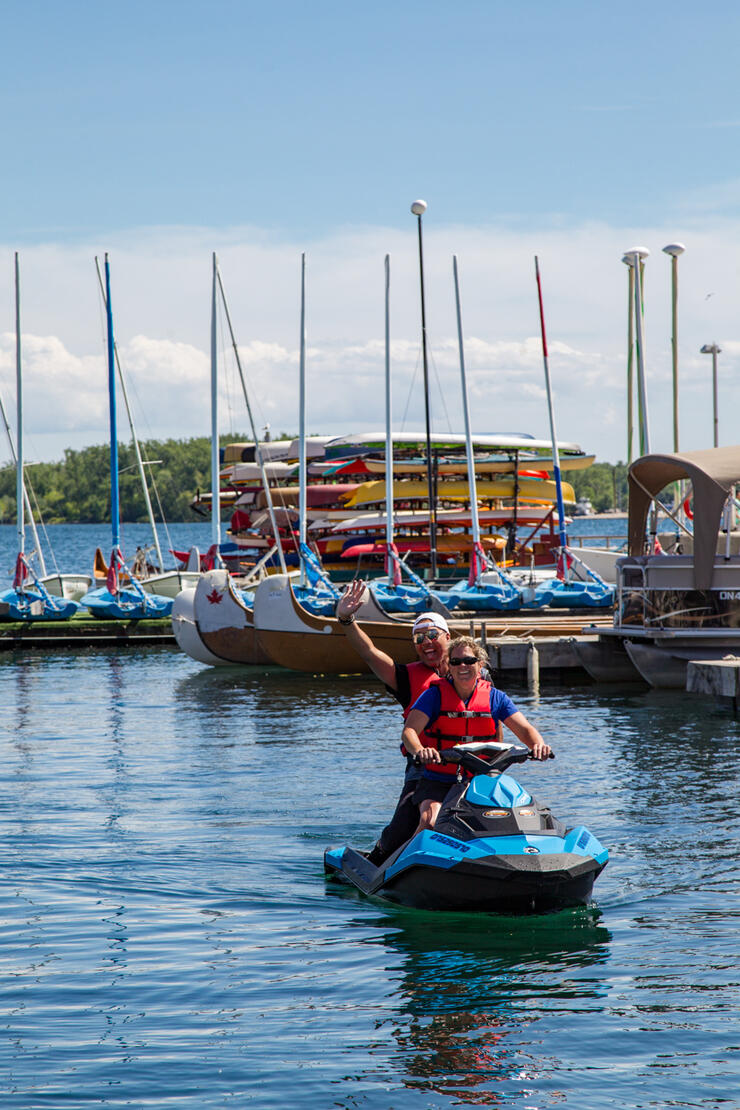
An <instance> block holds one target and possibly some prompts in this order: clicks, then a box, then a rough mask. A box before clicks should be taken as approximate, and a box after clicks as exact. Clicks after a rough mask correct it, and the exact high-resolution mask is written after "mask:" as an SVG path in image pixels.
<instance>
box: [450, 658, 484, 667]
mask: <svg viewBox="0 0 740 1110" xmlns="http://www.w3.org/2000/svg"><path fill="white" fill-rule="evenodd" d="M449 662H450V666H451V667H472V666H474V665H475V664H476V663H479V662H480V660H479V659H476V657H475V656H474V655H461V656H460V657H459V658H458V659H450V661H449Z"/></svg>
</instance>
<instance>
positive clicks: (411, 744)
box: [401, 636, 550, 832]
mask: <svg viewBox="0 0 740 1110" xmlns="http://www.w3.org/2000/svg"><path fill="white" fill-rule="evenodd" d="M487 661H488V660H487V656H486V653H485V651H484V650H483V648H482V647H480V645H479V644H477V643H476V641H475V640H474V639H472V637H470V636H461V637H460V638H459V639H457V640H453V641H451V643H450V645H449V648H448V667H449V672H448V676H447V677H444V678H438V679H435V680H433V681H431V682H430V683H429V685H428V688H427V689H426V690H425V691H424V692H423V693H422V694H421V696H420V697H419V698H417V700H416V701H415V702H414V704H413V706H412V707H411V709H410V711H409V712H408V714H407V716H406V725H405V727H404V730H403V734H402V737H401V739H402V742H403V745H404V747H405V748H406V751H407V752H408V754H409V756H411V757H412V758H415V757H417V756H418V759H419V762H420V763H421V764H422V765H423V768H424V769H423V771H422V775H421V778H420V780H419V783H418V785H417V787H416V789H415V791H414V796H413V799H412V801H413V803H414V804H415V805H418V806H419V825H418V827H417V829H416V831H417V832H421V830H422V829H430V828H432V827H433V826H434V823H435V821H436V820H437V814H438V813H439V811H440V808H441V806H442V802H443V801H444V798H445V796H446V794H447V792H448V790H449V789H450V787H451V786H452V785H453V783H454V782H455V781H456V779H457V770H458V769H457V765H456V764H453V763H445V761H444V757H443V755H442V754H441V753H442V752H443V751H444V749H445V748H452V747H454V746H455V744H460V743H463V742H464V741H465V740H473V739H484V738H489V739H493V738H494V737H495V736H496V730H497V728H498V722H500V721H502V722H503V723H504V724H505V725H506V727H507V728H509V729H510V730H511V731H512V732H513V733H514V735H515V736H516V738H517V739H518V740H521V741H522V743H523V744H526V746H527V747H528V748H529V749H530V750H531V752H532V755H533V757H534V758H535V759H547V757H548V756H549V754H550V747H549V745H548V744H546V743H545V741H544V740H543V739H542V737H541V736H540V734H539V732H538V731H537V729H536V728H535V727H534V725H532V724H530V723H529V721H528V720H527V718H526V717H525V716H524V714H523V713H522V712H521V711H520V710H518V709H517V707H516V706H515V705H514V703H513V701H512V700H511V698H510V697H508V696H507V695H506V694H504V693H503V691H501V690H497V689H496V687H495V686H493V684H492V683H490V682H487V681H485V680H484V679H483V678H481V667H482V666H483V664H484V663H486V662H487Z"/></svg>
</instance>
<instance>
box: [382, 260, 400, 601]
mask: <svg viewBox="0 0 740 1110" xmlns="http://www.w3.org/2000/svg"><path fill="white" fill-rule="evenodd" d="M390 290H391V256H390V255H389V254H387V255H386V256H385V545H386V556H385V564H386V565H385V569H386V574H387V575H388V582H389V583H390V582H392V581H395V579H396V569H397V568H396V561H395V559H394V558H393V554H392V552H393V542H394V537H393V531H394V523H393V480H394V477H395V475H394V473H393V435H392V434H391V332H390Z"/></svg>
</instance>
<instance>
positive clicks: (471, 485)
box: [452, 255, 483, 586]
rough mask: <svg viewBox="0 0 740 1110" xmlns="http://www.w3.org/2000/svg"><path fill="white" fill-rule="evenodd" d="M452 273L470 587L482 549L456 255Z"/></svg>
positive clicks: (478, 571) (477, 574)
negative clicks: (470, 531)
mask: <svg viewBox="0 0 740 1110" xmlns="http://www.w3.org/2000/svg"><path fill="white" fill-rule="evenodd" d="M452 272H453V274H454V276H455V309H456V311H457V342H458V347H459V348H460V383H461V385H462V402H463V416H464V417H465V455H466V458H467V462H468V492H469V494H470V519H471V522H472V527H473V550H472V552H471V555H470V585H471V586H472V585H473V584H474V582H475V581H476V579H477V578H478V576H479V574H480V570H482V569H483V568H482V565H481V566H480V568H478V569H476V567H475V564H476V563H477V562H478V560H479V559H480V561H481V564H482V558H481V556H482V548H481V542H480V520H479V519H478V491H477V486H476V479H475V460H474V458H473V440H472V437H471V432H470V406H469V405H468V383H467V379H466V377H465V348H464V345H463V327H462V312H461V309H460V279H459V275H458V272H457V255H453V256H452Z"/></svg>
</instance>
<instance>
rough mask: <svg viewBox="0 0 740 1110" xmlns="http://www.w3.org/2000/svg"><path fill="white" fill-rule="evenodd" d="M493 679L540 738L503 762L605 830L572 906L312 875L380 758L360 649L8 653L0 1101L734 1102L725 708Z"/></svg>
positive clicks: (341, 1104)
mask: <svg viewBox="0 0 740 1110" xmlns="http://www.w3.org/2000/svg"><path fill="white" fill-rule="evenodd" d="M509 689H510V690H511V692H512V694H513V696H514V697H515V699H516V700H517V702H518V703H519V705H520V706H521V708H522V709H523V710H524V711H525V712H526V713H527V714H528V715H529V716H530V717H531V718H532V720H534V721H535V722H536V723H537V724H538V725H539V726H540V728H541V730H542V731H543V733H544V734H545V735H546V736H547V738H548V739H549V740H550V741H551V742H552V743H553V746H554V747H555V748H556V751H557V759H556V760H555V761H554V762H552V763H550V764H548V765H546V766H540V765H533V764H531V765H527V766H526V767H524V768H523V769H520V770H518V777H520V779H521V781H523V782H524V783H525V784H526V785H527V787H529V788H531V789H532V790H533V791H534V792H535V793H536V794H538V795H539V796H540V797H542V798H545V799H547V800H549V801H551V802H552V803H553V808H554V809H555V812H556V813H557V814H558V815H559V816H561V817H563V818H564V819H565V820H566V821H568V822H569V823H572V822H575V821H577V820H583V821H584V822H585V823H586V824H588V825H589V826H590V827H591V828H593V830H594V831H595V832H596V833H597V834H598V835H599V837H600V838H601V839H602V840H603V841H604V843H606V844H607V845H608V847H609V849H610V852H611V856H612V859H611V862H610V864H609V866H608V867H607V869H606V871H605V872H604V873H603V875H602V876H601V878H600V879H599V880H598V881H597V884H596V887H595V896H596V905H595V906H594V907H593V909H591V910H588V911H585V910H584V911H580V912H579V911H569V912H566V913H562V914H558V915H554V916H544V917H538V918H533V919H520V920H516V919H512V918H495V917H484V916H481V915H469V916H461V915H437V914H430V913H422V912H418V911H417V912H415V911H408V910H399V909H392V908H388V907H385V906H383V905H382V904H381V903H379V902H375V903H373V902H369V901H367V900H363V899H362V898H361V896H359V895H357V894H354V893H352V892H349V891H345V890H343V889H342V888H338V887H333V886H332V887H330V886H328V885H327V884H326V882H325V880H324V876H323V870H322V853H323V849H324V847H325V846H326V845H327V844H341V843H345V842H351V843H353V844H356V845H357V846H369V845H370V843H371V842H372V840H373V837H374V834H375V833H376V832H377V831H378V829H379V828H380V827H381V825H382V824H383V823H384V820H385V818H386V816H387V815H388V813H389V811H390V809H391V806H392V804H393V802H394V800H395V796H396V793H397V789H398V786H399V783H400V777H401V760H400V757H399V755H398V752H397V748H396V745H395V739H396V737H397V735H398V732H399V714H398V711H397V709H396V708H394V705H393V703H392V702H391V701H390V699H388V698H387V696H386V695H384V694H383V692H382V690H381V688H380V686H379V684H377V683H375V682H373V681H372V680H370V679H360V678H354V679H341V680H331V681H330V680H318V679H316V680H314V679H311V678H309V677H307V676H301V675H290V674H288V673H287V672H278V671H272V672H268V671H266V672H258V671H250V670H246V669H243V670H231V669H228V670H227V669H223V670H219V671H213V670H208V669H204V668H201V667H199V665H198V664H196V663H194V662H193V661H191V660H189V659H187V658H186V657H184V656H182V655H180V654H179V653H177V652H176V651H174V650H172V651H171V650H168V649H152V650H148V651H144V650H142V651H138V652H133V651H132V652H130V653H121V652H117V651H113V650H111V651H108V652H102V651H98V652H89V653H83V654H81V655H79V656H77V657H75V656H72V655H62V654H58V655H50V654H49V655H47V654H38V655H33V654H27V655H24V656H17V657H15V658H13V657H7V656H6V657H3V656H0V698H1V703H0V704H2V706H3V714H2V721H1V724H0V745H1V747H0V782H1V784H2V804H1V806H0V822H1V831H2V843H3V849H4V851H3V856H4V861H3V862H4V865H3V868H2V878H1V880H0V900H1V908H0V927H1V928H2V936H1V939H0V944H1V946H0V954H1V957H2V962H3V975H2V979H0V984H1V989H2V999H1V1001H0V1007H1V1009H2V1023H3V1026H4V1032H5V1036H4V1037H3V1039H2V1048H0V1077H1V1078H0V1087H1V1089H2V1101H1V1103H0V1104H1V1105H2V1107H3V1110H6V1108H8V1110H10V1108H19V1110H20V1108H22V1110H29V1108H36V1107H39V1108H41V1107H43V1108H49V1107H65V1108H66V1107H88V1106H105V1107H116V1108H117V1107H137V1108H138V1107H148V1106H152V1107H163V1108H168V1107H173V1108H178V1110H179V1108H183V1107H185V1108H188V1110H191V1108H192V1110H200V1108H205V1107H226V1106H234V1107H246V1106H254V1107H259V1108H265V1110H267V1108H278V1107H279V1108H281V1110H282V1108H284V1107H286V1106H293V1105H300V1106H301V1107H302V1110H326V1108H341V1110H426V1108H453V1107H461V1106H488V1107H506V1108H517V1110H540V1108H545V1107H570V1108H572V1110H573V1108H578V1110H581V1108H583V1110H601V1108H607V1107H608V1108H617V1107H618V1108H620V1110H624V1108H638V1107H639V1108H643V1107H644V1108H648V1107H650V1108H655V1107H666V1106H676V1107H702V1108H707V1107H729V1106H731V1107H735V1106H738V1105H740V1016H739V1015H740V953H739V951H738V948H739V945H738V927H739V926H740V898H739V897H738V896H739V894H740V866H739V865H738V763H737V750H738V741H739V740H740V724H739V723H738V721H736V720H735V719H734V718H733V717H732V715H731V714H730V713H729V712H728V711H726V710H724V709H720V708H718V707H716V706H714V704H713V703H711V702H699V701H693V700H690V699H689V698H688V697H686V696H682V695H676V694H675V693H673V692H671V693H670V694H668V695H662V694H656V693H652V694H651V693H645V692H642V690H640V689H632V690H629V689H624V690H621V691H619V690H618V691H614V690H608V691H606V692H601V691H599V692H597V691H595V689H594V688H592V687H588V686H585V685H584V686H574V687H571V688H568V689H565V688H563V687H548V686H545V687H543V690H542V693H541V695H540V697H539V699H534V698H533V697H532V696H530V695H529V694H528V693H527V691H526V689H524V688H516V687H513V688H512V687H509Z"/></svg>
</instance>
